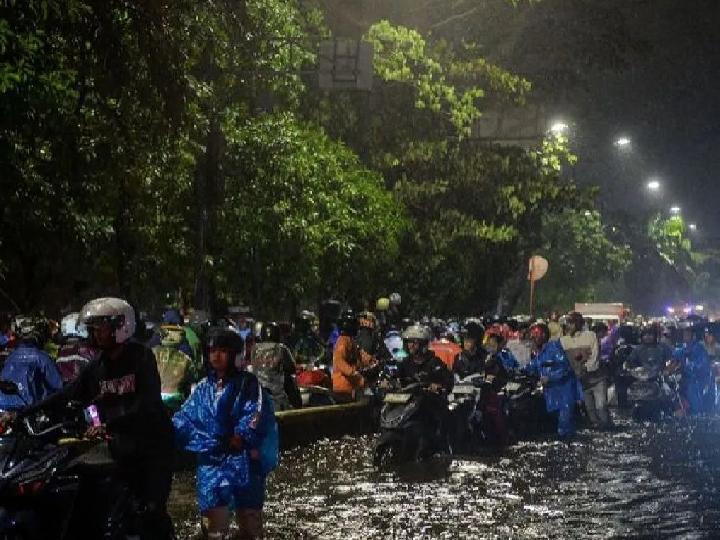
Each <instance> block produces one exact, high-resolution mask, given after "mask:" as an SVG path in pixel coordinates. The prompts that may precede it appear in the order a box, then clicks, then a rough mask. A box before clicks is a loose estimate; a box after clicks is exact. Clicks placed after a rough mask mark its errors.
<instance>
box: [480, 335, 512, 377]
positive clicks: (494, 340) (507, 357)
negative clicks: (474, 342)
mask: <svg viewBox="0 0 720 540" xmlns="http://www.w3.org/2000/svg"><path fill="white" fill-rule="evenodd" d="M485 350H486V351H487V353H488V355H490V356H494V357H495V358H497V359H498V360H499V361H500V363H501V364H502V366H503V368H505V371H507V372H508V373H512V372H514V371H517V370H518V368H519V367H520V364H519V363H518V361H517V360H516V359H515V356H514V355H513V353H512V352H511V351H510V349H507V348H506V347H505V337H504V336H503V335H502V334H501V333H499V332H493V333H491V334H490V335H489V336H487V338H486V339H485Z"/></svg>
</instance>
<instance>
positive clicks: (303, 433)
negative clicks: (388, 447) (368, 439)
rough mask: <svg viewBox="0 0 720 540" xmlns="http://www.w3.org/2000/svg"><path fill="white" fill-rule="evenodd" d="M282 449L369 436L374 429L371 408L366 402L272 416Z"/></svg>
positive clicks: (292, 411)
mask: <svg viewBox="0 0 720 540" xmlns="http://www.w3.org/2000/svg"><path fill="white" fill-rule="evenodd" d="M275 416H276V418H277V421H278V427H279V428H280V444H281V446H282V448H283V449H286V448H292V447H294V446H300V445H304V444H309V443H312V442H314V441H316V440H318V439H322V438H325V437H328V438H335V437H341V436H343V435H359V434H363V433H369V432H370V431H372V429H373V425H372V424H373V422H372V407H371V406H370V402H369V401H368V400H367V399H363V400H360V401H355V402H353V403H344V404H342V405H327V406H323V407H308V408H307V409H297V410H291V411H280V412H277V413H275Z"/></svg>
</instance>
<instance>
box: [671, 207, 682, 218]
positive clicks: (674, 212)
mask: <svg viewBox="0 0 720 540" xmlns="http://www.w3.org/2000/svg"><path fill="white" fill-rule="evenodd" d="M670 213H671V214H672V215H673V216H677V215H678V214H679V213H680V207H679V206H673V207H671V208H670Z"/></svg>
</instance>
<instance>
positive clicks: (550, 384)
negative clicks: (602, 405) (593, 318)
mask: <svg viewBox="0 0 720 540" xmlns="http://www.w3.org/2000/svg"><path fill="white" fill-rule="evenodd" d="M530 337H531V339H532V341H533V344H534V348H535V357H534V358H533V359H532V360H531V361H530V363H529V364H528V365H527V366H526V367H525V368H523V371H524V372H525V373H527V374H529V375H534V376H536V377H540V382H541V383H542V384H543V386H544V392H543V394H544V397H545V408H546V410H547V411H548V412H549V413H558V427H557V432H558V435H559V436H560V437H561V438H568V437H572V436H573V435H574V434H575V403H576V401H577V400H578V399H579V398H580V396H579V395H578V383H577V380H576V378H575V374H574V373H573V370H572V367H571V366H570V362H569V361H568V358H567V355H566V354H565V351H564V350H563V347H562V344H561V343H560V340H551V339H550V329H549V328H548V327H547V325H546V324H543V323H536V324H533V325H532V326H531V327H530Z"/></svg>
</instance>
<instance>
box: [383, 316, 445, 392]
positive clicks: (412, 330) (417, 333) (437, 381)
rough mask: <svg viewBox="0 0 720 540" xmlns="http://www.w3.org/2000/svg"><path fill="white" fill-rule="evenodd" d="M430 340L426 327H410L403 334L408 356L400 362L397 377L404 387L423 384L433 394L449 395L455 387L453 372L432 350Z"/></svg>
mask: <svg viewBox="0 0 720 540" xmlns="http://www.w3.org/2000/svg"><path fill="white" fill-rule="evenodd" d="M430 339H431V335H430V330H428V329H427V328H426V327H424V326H420V325H414V326H410V327H409V328H408V329H407V330H405V332H403V341H404V343H405V349H406V350H407V353H408V356H407V357H406V358H405V359H404V360H403V361H402V362H400V365H399V366H398V369H397V374H396V377H397V379H398V381H399V382H400V383H401V384H402V385H403V386H405V385H408V384H410V383H413V382H423V383H427V384H428V385H429V390H430V391H431V392H435V393H437V394H441V393H444V394H449V393H450V392H452V389H453V385H454V380H453V375H452V372H451V371H450V370H449V369H448V368H447V366H446V365H445V364H444V363H443V361H442V360H440V359H439V358H438V357H437V356H435V354H434V353H433V352H432V351H431V350H430V348H429V345H430Z"/></svg>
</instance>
